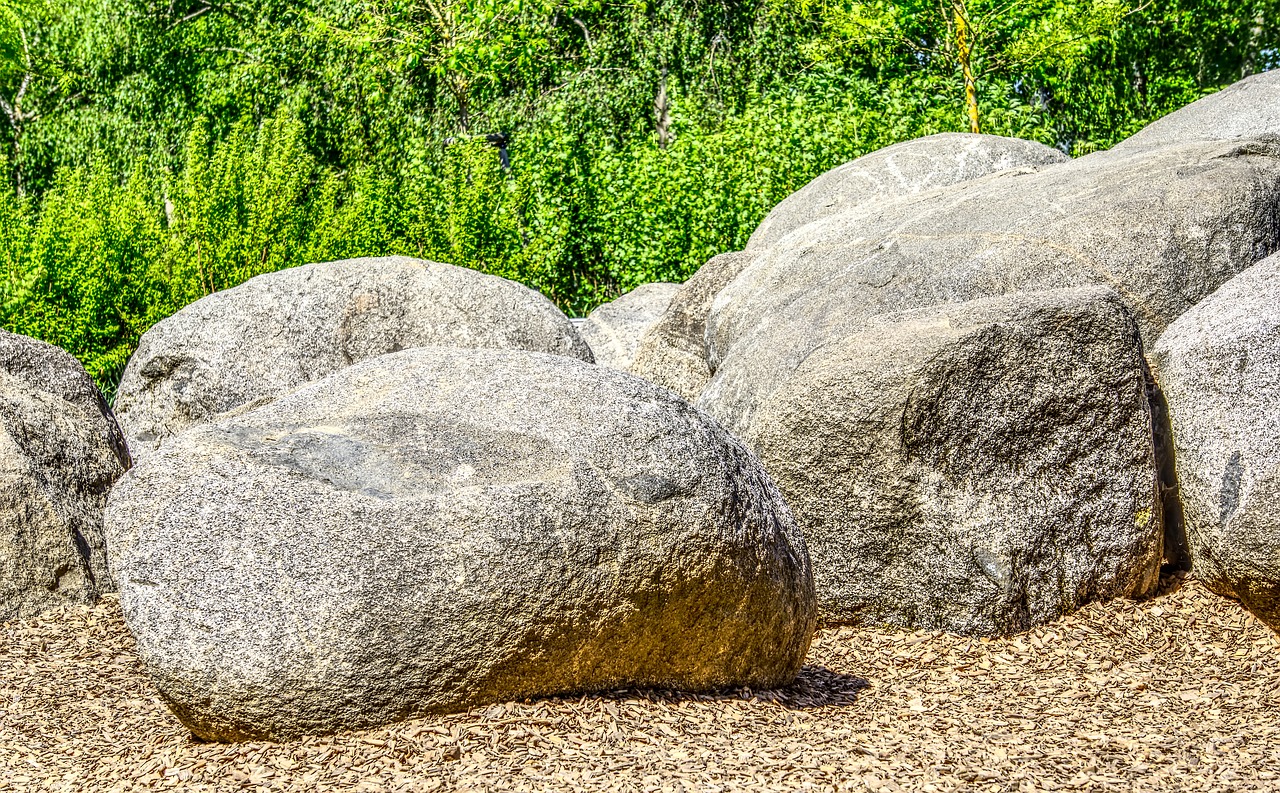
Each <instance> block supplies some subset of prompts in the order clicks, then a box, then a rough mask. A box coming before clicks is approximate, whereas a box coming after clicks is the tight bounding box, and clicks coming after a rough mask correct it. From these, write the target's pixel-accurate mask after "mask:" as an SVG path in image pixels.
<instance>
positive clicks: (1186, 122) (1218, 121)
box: [1117, 69, 1280, 148]
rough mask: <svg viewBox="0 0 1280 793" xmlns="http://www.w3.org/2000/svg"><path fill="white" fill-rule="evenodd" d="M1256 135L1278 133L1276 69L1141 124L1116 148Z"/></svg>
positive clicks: (1279, 111) (1278, 81)
mask: <svg viewBox="0 0 1280 793" xmlns="http://www.w3.org/2000/svg"><path fill="white" fill-rule="evenodd" d="M1260 135H1280V69H1275V70H1272V71H1269V72H1263V73H1261V74H1255V75H1252V76H1250V77H1246V78H1244V79H1243V80H1241V81H1240V82H1238V83H1235V84H1234V85H1231V86H1228V87H1227V88H1224V89H1222V90H1221V91H1219V92H1217V93H1216V94H1210V95H1209V96H1206V97H1203V98H1201V99H1198V100H1196V101H1195V102H1192V103H1191V104H1189V105H1187V106H1186V107H1184V108H1181V109H1179V110H1175V111H1173V112H1172V113H1170V114H1169V115H1167V116H1164V117H1163V118H1160V119H1158V120H1156V121H1153V122H1152V123H1150V124H1148V125H1147V126H1145V127H1143V128H1142V129H1141V130H1140V131H1139V132H1137V133H1136V134H1134V135H1132V136H1130V137H1129V139H1128V140H1125V141H1123V142H1122V143H1120V144H1119V145H1118V146H1117V148H1128V147H1131V146H1163V145H1166V144H1169V143H1186V142H1188V141H1193V140H1230V139H1233V138H1256V137H1258V136H1260Z"/></svg>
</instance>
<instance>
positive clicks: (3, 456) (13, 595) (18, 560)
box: [0, 330, 129, 621]
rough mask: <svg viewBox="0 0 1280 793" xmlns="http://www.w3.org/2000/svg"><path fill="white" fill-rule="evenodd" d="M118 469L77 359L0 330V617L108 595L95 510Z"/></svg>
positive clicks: (110, 432) (94, 394) (121, 458)
mask: <svg viewBox="0 0 1280 793" xmlns="http://www.w3.org/2000/svg"><path fill="white" fill-rule="evenodd" d="M128 465H129V456H128V453H127V452H126V451H125V443H124V437H123V436H122V435H121V433H120V429H119V428H118V427H117V426H116V422H115V419H114V418H112V416H111V411H110V410H109V409H108V408H107V404H106V401H105V400H104V399H103V398H102V394H101V393H100V392H99V391H98V388H97V386H96V385H94V383H93V380H92V379H91V378H90V377H89V375H88V374H87V373H86V372H85V370H84V367H83V366H81V365H80V362H79V361H77V360H76V359H75V358H73V357H72V356H71V354H70V353H67V352H66V351H64V350H61V349H59V348H57V347H54V346H53V345H51V344H46V343H44V342H42V341H37V340H36V339H31V338H27V337H26V336H19V335H17V334H14V333H9V332H7V331H2V330H0V621H4V620H11V619H23V618H27V617H31V616H34V615H35V614H38V613H39V612H41V611H44V610H45V609H49V608H53V607H55V606H59V605H64V604H66V603H68V602H71V603H82V604H90V603H93V602H95V601H96V600H97V599H98V595H99V594H101V593H102V592H110V591H113V589H114V587H113V585H112V582H111V576H110V574H109V572H108V569H107V559H106V553H105V550H104V541H103V533H102V510H103V508H104V507H105V506H106V503H107V493H108V491H109V490H110V489H111V486H112V484H114V483H115V481H116V479H118V478H119V477H120V475H121V474H123V473H124V470H125V469H126V468H127V467H128Z"/></svg>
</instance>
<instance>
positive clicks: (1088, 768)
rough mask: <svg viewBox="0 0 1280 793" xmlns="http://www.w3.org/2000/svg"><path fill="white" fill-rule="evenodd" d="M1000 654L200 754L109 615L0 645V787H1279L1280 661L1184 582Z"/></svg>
mask: <svg viewBox="0 0 1280 793" xmlns="http://www.w3.org/2000/svg"><path fill="white" fill-rule="evenodd" d="M1170 589H1171V590H1172V591H1169V592H1167V593H1166V594H1164V595H1161V596H1159V597H1156V598H1153V599H1150V600H1147V601H1143V602H1130V601H1114V602H1112V603H1107V604H1095V605H1093V606H1090V607H1088V608H1085V609H1084V610H1082V611H1081V612H1079V613H1078V614H1076V615H1074V616H1072V617H1070V618H1068V619H1065V620H1062V621H1061V622H1058V623H1055V624H1053V625H1049V626H1046V627H1043V628H1039V629H1036V630H1034V631H1031V632H1029V633H1025V634H1022V635H1019V636H1016V637H1014V638H1012V639H1007V640H998V641H983V640H970V639H966V638H961V637H956V636H950V635H946V634H937V633H914V634H903V633H892V632H884V633H881V632H876V631H866V630H853V629H847V628H841V629H832V630H825V631H823V632H821V633H820V634H819V635H818V637H817V639H816V640H815V642H814V645H813V650H812V652H811V654H810V657H809V664H810V666H808V667H806V669H805V671H804V672H803V674H802V675H801V678H800V680H799V681H798V682H797V683H796V684H795V685H794V686H791V687H790V688H787V689H783V690H780V691H759V692H752V691H735V692H730V693H727V694H723V695H719V696H705V695H704V696H699V695H689V694H680V693H676V692H635V691H626V692H616V693H614V694H610V695H604V696H588V697H581V698H567V699H555V700H544V701H537V702H526V703H509V704H503V705H494V706H492V707H487V708H480V709H477V710H474V711H471V712H469V713H465V714H458V715H453V716H444V717H434V718H426V719H417V720H414V721H410V722H405V723H403V724H397V725H394V726H391V727H387V728H384V729H379V730H373V731H369V732H362V733H354V734H346V735H339V736H329V737H322V738H309V739H305V740H301V741H297V742H292V743H285V744H271V743H246V744H236V745H222V744H210V743H200V742H198V741H196V740H194V739H193V738H192V737H191V736H190V734H189V733H187V732H186V731H184V730H183V729H182V726H181V725H180V724H179V723H178V722H177V720H176V719H174V718H173V716H171V715H170V714H169V712H168V711H167V710H166V709H165V708H164V706H163V705H161V704H160V702H159V701H158V699H157V697H156V693H155V690H154V689H153V688H152V686H151V684H150V683H149V682H148V680H147V679H146V677H145V675H144V674H143V673H142V672H141V670H140V669H139V667H138V664H137V659H136V657H135V656H134V654H133V648H134V646H133V640H132V639H131V638H130V636H129V634H128V631H127V630H126V629H125V628H124V625H123V623H122V622H121V619H120V609H119V603H118V601H117V600H116V599H114V598H108V599H106V600H104V601H103V602H102V603H101V604H99V605H98V606H97V607H96V608H66V609H64V610H62V611H58V612H51V613H49V614H46V615H45V616H43V617H42V618H40V619H39V620H35V621H30V622H25V623H22V622H20V623H9V624H6V625H0V790H4V791H77V792H78V791H117V790H120V791H124V790H150V789H153V788H154V789H160V788H163V789H173V790H184V791H213V790H217V791H222V790H289V791H293V790H297V791H437V790H438V791H446V790H448V791H452V790H464V791H465V790H475V791H491V790H493V791H498V790H502V791H505V790H510V791H524V790H635V791H737V790H769V791H773V790H855V791H864V790H870V791H886V790H887V791H897V790H913V791H914V790H919V791H958V790H964V791H970V790H975V791H1039V790H1083V791H1110V790H1116V791H1129V790H1160V791H1182V790H1187V791H1191V790H1196V791H1199V790H1222V791H1236V790H1280V736H1278V735H1277V733H1278V732H1280V709H1278V707H1277V706H1278V705H1280V664H1278V663H1277V661H1278V660H1280V643H1278V642H1277V640H1276V637H1275V635H1274V634H1273V633H1271V632H1270V631H1269V630H1268V629H1267V628H1266V627H1265V626H1264V625H1262V624H1261V623H1260V622H1258V621H1257V620H1256V619H1254V618H1253V617H1252V616H1251V615H1249V614H1248V613H1247V612H1245V611H1244V610H1243V609H1241V608H1240V607H1239V606H1238V605H1236V604H1235V603H1232V602H1231V601H1228V600H1225V599H1223V598H1219V597H1217V596H1215V595H1213V594H1211V593H1209V592H1207V591H1206V590H1205V589H1204V588H1203V587H1202V586H1201V585H1199V584H1198V583H1196V582H1194V581H1191V580H1188V581H1185V582H1175V583H1174V584H1173V585H1172V586H1171V587H1170Z"/></svg>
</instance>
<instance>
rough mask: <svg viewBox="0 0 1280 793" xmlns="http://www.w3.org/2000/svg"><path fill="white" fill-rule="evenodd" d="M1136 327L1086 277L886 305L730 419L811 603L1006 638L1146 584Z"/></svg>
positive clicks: (1154, 571) (881, 619) (1151, 501)
mask: <svg viewBox="0 0 1280 793" xmlns="http://www.w3.org/2000/svg"><path fill="white" fill-rule="evenodd" d="M1146 386H1147V377H1146V368H1145V363H1144V361H1143V357H1142V345H1141V341H1140V339H1139V336H1138V329H1137V325H1136V323H1135V322H1134V320H1133V317H1132V315H1131V314H1130V312H1129V311H1128V310H1127V309H1126V308H1125V306H1124V304H1123V302H1122V301H1121V300H1120V298H1119V297H1117V296H1116V295H1115V294H1114V293H1113V292H1111V291H1109V290H1106V289H1100V288H1086V289H1079V290H1058V291H1050V292H1042V293H1028V294H1021V295H1012V296H1008V297H1003V298H996V299H990V300H980V301H974V302H970V303H962V304H958V305H948V306H937V307H934V308H927V309H920V310H916V311H910V312H904V313H899V314H891V315H886V316H882V317H877V318H875V319H873V320H871V321H869V322H867V323H865V325H864V327H863V329H861V330H859V331H855V332H850V333H848V334H846V335H843V336H840V337H832V338H831V339H830V342H829V343H828V344H826V345H824V346H822V347H820V348H819V349H817V350H815V351H814V352H813V354H811V355H810V356H809V357H808V358H806V359H805V361H804V362H803V363H802V364H801V365H800V366H799V367H797V369H796V370H795V371H794V372H793V373H792V374H791V375H790V376H789V377H788V378H787V379H786V380H785V382H784V383H783V384H782V385H781V387H779V388H778V389H777V390H776V391H775V392H774V393H773V395H772V396H771V397H770V398H769V399H768V401H767V402H766V403H765V404H764V405H763V406H762V408H761V410H760V411H759V412H758V413H757V414H756V416H755V419H754V420H753V421H752V423H751V424H750V425H749V426H748V427H746V428H745V432H744V435H743V438H744V440H745V441H747V443H748V445H750V446H751V447H752V448H753V449H755V450H756V452H757V453H758V454H759V455H760V459H761V461H762V462H763V463H764V465H765V468H766V470H768V471H769V473H770V475H771V476H772V477H773V479H774V481H776V482H777V483H778V486H779V487H780V488H781V489H782V492H783V495H784V496H785V497H786V499H787V503H788V504H789V505H790V506H791V508H792V510H793V511H794V512H795V515H796V520H797V523H798V524H799V526H800V528H801V529H802V530H803V531H804V534H805V539H806V542H807V543H808V547H809V552H810V554H811V555H812V559H813V570H814V581H815V586H816V587H817V593H818V604H819V614H820V619H822V620H823V621H825V622H833V623H850V624H857V625H865V626H872V627H874V626H878V625H882V624H891V625H896V626H901V627H904V628H911V629H926V630H946V631H954V632H958V633H964V634H974V635H1003V634H1009V633H1013V632H1016V631H1020V630H1025V629H1027V628H1029V627H1031V626H1033V625H1038V624H1041V623H1045V622H1048V621H1051V620H1053V619H1055V618H1057V617H1060V616H1062V615H1064V614H1066V613H1069V612H1071V611H1073V610H1074V609H1076V608H1077V607H1079V606H1080V605H1082V604H1084V603H1086V602H1088V601H1091V600H1099V599H1105V598H1111V597H1116V596H1124V595H1141V594H1145V593H1148V592H1150V591H1151V590H1152V589H1153V587H1154V586H1155V585H1156V583H1157V581H1158V578H1159V567H1160V562H1161V555H1162V554H1161V550H1162V537H1163V526H1162V523H1161V510H1160V502H1159V493H1158V490H1157V470H1156V461H1155V456H1154V450H1153V436H1152V425H1151V413H1150V410H1149V406H1148V402H1147V393H1146Z"/></svg>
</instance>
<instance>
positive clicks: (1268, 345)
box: [1153, 255, 1280, 630]
mask: <svg viewBox="0 0 1280 793" xmlns="http://www.w3.org/2000/svg"><path fill="white" fill-rule="evenodd" d="M1153 362H1154V364H1155V366H1156V371H1157V376H1158V378H1159V382H1160V386H1161V388H1162V389H1163V391H1164V394H1165V398H1166V399H1167V400H1168V404H1169V416H1170V421H1171V424H1172V427H1173V445H1174V453H1175V460H1176V468H1177V473H1178V487H1179V491H1180V493H1181V496H1182V508H1183V516H1184V519H1185V523H1186V532H1187V541H1188V543H1189V546H1190V551H1191V564H1192V570H1193V571H1194V574H1195V576H1196V577H1197V578H1199V579H1201V580H1202V581H1204V582H1205V583H1206V584H1207V585H1208V586H1209V587H1210V588H1211V589H1213V590H1214V591H1216V592H1218V593H1220V594H1223V595H1227V596H1229V597H1233V598H1236V599H1238V600H1240V601H1241V602H1242V603H1243V604H1244V605H1245V607H1247V608H1248V609H1249V610H1250V611H1252V612H1254V613H1255V614H1257V615H1258V616H1259V617H1261V618H1262V619H1263V620H1264V621H1265V622H1266V623H1267V624H1268V625H1270V626H1271V627H1272V628H1273V629H1276V630H1280V513H1277V511H1276V504H1277V503H1280V255H1277V256H1272V257H1270V258H1268V259H1266V260H1265V261H1263V262H1261V263H1259V264H1257V265H1255V266H1254V267H1252V268H1250V269H1249V270H1246V271H1245V272H1244V273H1242V274H1240V275H1238V276H1236V277H1235V278H1233V279H1232V280H1230V281H1228V282H1227V283H1226V285H1224V286H1223V287H1222V288H1221V289H1219V290H1218V291H1217V292H1215V293H1214V294H1213V295H1211V296H1210V297H1208V298H1206V299H1205V300H1203V301H1201V302H1200V303H1199V304H1198V305H1196V307H1195V308H1193V309H1191V310H1190V311H1188V312H1187V313H1186V314H1183V315H1182V316H1181V317H1179V318H1178V320H1177V321H1175V322H1174V323H1173V324H1172V325H1170V326H1169V329H1168V330H1167V331H1165V333H1164V335H1163V336H1161V337H1160V340H1159V342H1157V344H1156V346H1155V349H1154V351H1153Z"/></svg>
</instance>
